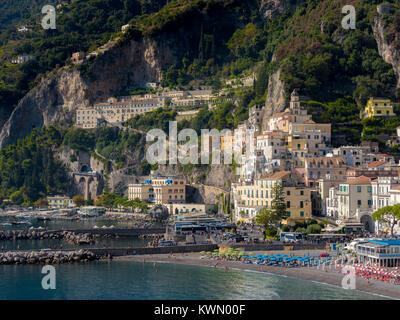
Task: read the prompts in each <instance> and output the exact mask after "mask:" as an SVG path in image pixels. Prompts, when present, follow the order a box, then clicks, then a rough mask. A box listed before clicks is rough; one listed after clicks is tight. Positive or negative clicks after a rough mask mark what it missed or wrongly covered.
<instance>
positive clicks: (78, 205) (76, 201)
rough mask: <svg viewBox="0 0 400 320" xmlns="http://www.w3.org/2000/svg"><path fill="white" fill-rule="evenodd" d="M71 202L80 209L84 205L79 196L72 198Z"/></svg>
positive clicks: (83, 200)
mask: <svg viewBox="0 0 400 320" xmlns="http://www.w3.org/2000/svg"><path fill="white" fill-rule="evenodd" d="M72 202H73V203H74V204H75V205H76V206H77V207H82V206H83V205H84V204H85V199H84V198H83V197H82V196H81V195H76V196H74V197H72Z"/></svg>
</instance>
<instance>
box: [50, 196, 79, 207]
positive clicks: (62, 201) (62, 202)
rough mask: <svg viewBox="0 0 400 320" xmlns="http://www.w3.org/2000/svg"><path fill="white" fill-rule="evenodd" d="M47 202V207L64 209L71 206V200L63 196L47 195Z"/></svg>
mask: <svg viewBox="0 0 400 320" xmlns="http://www.w3.org/2000/svg"><path fill="white" fill-rule="evenodd" d="M47 202H48V203H49V208H57V209H64V208H68V207H73V203H72V200H71V199H70V198H69V197H64V196H48V197H47Z"/></svg>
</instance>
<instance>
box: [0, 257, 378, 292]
mask: <svg viewBox="0 0 400 320" xmlns="http://www.w3.org/2000/svg"><path fill="white" fill-rule="evenodd" d="M41 269H42V266H39V265H18V266H5V265H1V266H0V288H1V290H0V299H1V300H4V299H24V300H25V299H90V300H92V299H124V300H125V299H140V300H149V299H160V300H165V299H166V300H168V299H172V300H181V299H200V300H206V299H228V300H230V299H245V300H247V299H263V300H274V299H275V300H276V299H315V300H317V299H351V300H354V299H380V298H379V297H377V296H373V295H368V294H365V293H361V292H357V291H350V290H344V289H341V288H338V287H334V286H329V285H324V284H319V283H314V282H311V281H305V280H297V279H293V278H286V277H280V276H275V275H268V274H261V273H257V272H249V271H242V270H221V269H214V268H209V267H200V266H184V265H175V264H161V263H159V264H156V265H155V266H154V264H153V263H145V264H143V263H138V262H122V261H110V262H93V263H88V264H69V265H66V264H65V265H57V266H56V289H55V290H44V289H42V287H41V281H42V277H43V276H44V275H43V274H41Z"/></svg>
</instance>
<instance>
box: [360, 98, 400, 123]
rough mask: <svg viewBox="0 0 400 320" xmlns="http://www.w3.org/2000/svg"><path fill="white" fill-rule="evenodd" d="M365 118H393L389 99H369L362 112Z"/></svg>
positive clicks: (393, 114)
mask: <svg viewBox="0 0 400 320" xmlns="http://www.w3.org/2000/svg"><path fill="white" fill-rule="evenodd" d="M364 114H365V117H367V118H372V117H393V116H395V115H396V114H395V113H394V112H393V105H392V102H391V101H390V100H389V99H385V98H370V99H369V100H368V103H367V106H366V107H365V110H364Z"/></svg>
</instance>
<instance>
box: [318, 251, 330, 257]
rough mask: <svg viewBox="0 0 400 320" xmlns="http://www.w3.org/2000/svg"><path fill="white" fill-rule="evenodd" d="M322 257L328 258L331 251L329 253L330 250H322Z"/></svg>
mask: <svg viewBox="0 0 400 320" xmlns="http://www.w3.org/2000/svg"><path fill="white" fill-rule="evenodd" d="M320 257H321V258H327V257H329V253H328V252H322V253H321V254H320Z"/></svg>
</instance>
